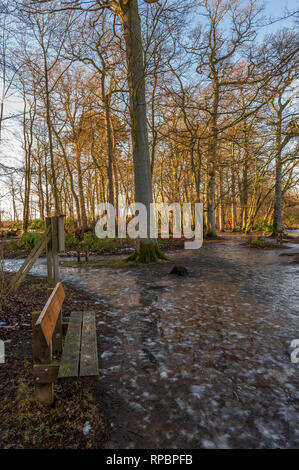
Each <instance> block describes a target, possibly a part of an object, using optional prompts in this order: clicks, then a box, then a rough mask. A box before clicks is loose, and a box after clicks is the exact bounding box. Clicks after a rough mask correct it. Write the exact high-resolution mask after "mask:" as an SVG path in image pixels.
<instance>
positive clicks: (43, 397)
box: [32, 312, 54, 405]
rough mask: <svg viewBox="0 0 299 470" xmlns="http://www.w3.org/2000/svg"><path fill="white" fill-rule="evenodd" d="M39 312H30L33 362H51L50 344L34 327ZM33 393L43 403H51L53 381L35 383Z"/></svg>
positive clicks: (52, 398)
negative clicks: (43, 339)
mask: <svg viewBox="0 0 299 470" xmlns="http://www.w3.org/2000/svg"><path fill="white" fill-rule="evenodd" d="M39 314H40V312H32V349H33V363H34V364H50V363H51V362H52V344H51V345H50V346H48V345H47V344H46V342H45V341H44V342H43V341H42V340H41V338H40V337H39V335H38V333H37V331H36V329H35V323H36V322H37V319H38V317H39ZM34 395H35V398H36V399H37V400H38V401H40V402H41V403H42V404H43V405H51V404H52V403H53V401H54V386H53V383H42V384H39V383H35V387H34Z"/></svg>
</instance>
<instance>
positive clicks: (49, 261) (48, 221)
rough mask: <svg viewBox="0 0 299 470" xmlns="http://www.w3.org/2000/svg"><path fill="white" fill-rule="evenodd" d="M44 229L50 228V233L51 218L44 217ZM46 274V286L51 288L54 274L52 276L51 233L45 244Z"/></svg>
mask: <svg viewBox="0 0 299 470" xmlns="http://www.w3.org/2000/svg"><path fill="white" fill-rule="evenodd" d="M46 227H47V228H48V227H50V230H51V231H52V227H51V217H46ZM47 273H48V275H47V280H48V284H49V285H50V286H53V284H54V274H53V256H52V233H51V237H50V238H49V240H48V243H47Z"/></svg>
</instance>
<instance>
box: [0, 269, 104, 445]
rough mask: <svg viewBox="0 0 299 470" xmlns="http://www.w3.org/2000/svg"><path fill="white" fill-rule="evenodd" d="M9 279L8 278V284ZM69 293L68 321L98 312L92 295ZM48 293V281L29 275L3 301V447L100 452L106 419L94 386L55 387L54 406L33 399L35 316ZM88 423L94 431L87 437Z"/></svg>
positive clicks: (65, 310) (0, 394)
mask: <svg viewBox="0 0 299 470" xmlns="http://www.w3.org/2000/svg"><path fill="white" fill-rule="evenodd" d="M10 278H11V275H10V274H5V283H6V284H7V283H8V282H9V280H10ZM65 290H66V300H65V302H64V307H63V315H64V317H65V318H67V317H68V316H69V314H70V312H71V311H72V310H86V309H88V310H90V309H93V310H95V311H97V310H98V305H94V304H93V301H92V300H91V299H90V297H89V296H88V295H86V294H85V295H84V294H82V293H78V292H76V291H75V290H74V289H71V288H68V287H66V288H65ZM48 292H49V291H48V289H47V284H46V281H45V279H44V278H39V277H33V276H28V277H27V278H26V280H25V281H24V282H23V283H22V285H21V287H20V288H19V290H18V292H17V293H16V294H14V295H7V297H6V298H4V299H3V300H2V308H1V311H0V338H1V339H2V340H4V341H5V356H6V362H5V364H0V448H4V449H7V448H89V447H93V448H94V447H102V445H103V442H104V441H105V440H106V439H107V433H108V427H107V419H106V416H105V413H104V411H103V406H102V404H101V402H100V401H98V400H96V399H95V395H94V388H93V386H92V384H84V385H82V384H76V383H75V382H72V383H70V384H66V383H64V384H63V385H56V386H55V402H54V404H53V406H52V407H44V406H42V405H41V404H39V403H37V402H36V401H35V400H34V399H33V377H32V340H31V337H32V330H31V312H32V311H34V310H35V311H37V310H41V309H42V308H43V306H44V304H45V303H46V300H47V297H48ZM87 422H88V423H89V426H90V428H91V429H90V431H89V433H88V434H86V435H84V433H83V428H84V426H85V427H86V423H87ZM89 426H88V425H87V427H89Z"/></svg>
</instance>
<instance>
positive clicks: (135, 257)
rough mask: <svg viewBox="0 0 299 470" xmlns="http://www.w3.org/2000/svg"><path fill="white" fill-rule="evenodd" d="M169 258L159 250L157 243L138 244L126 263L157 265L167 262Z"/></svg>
mask: <svg viewBox="0 0 299 470" xmlns="http://www.w3.org/2000/svg"><path fill="white" fill-rule="evenodd" d="M168 259H169V258H168V257H167V256H166V255H164V253H163V252H162V251H161V250H160V248H159V247H158V245H157V243H155V242H152V243H142V242H141V243H140V245H139V247H138V248H137V250H136V251H134V253H132V254H131V255H130V256H129V257H128V258H127V260H126V261H134V262H135V263H143V264H148V263H157V262H158V261H161V260H164V261H167V260H168Z"/></svg>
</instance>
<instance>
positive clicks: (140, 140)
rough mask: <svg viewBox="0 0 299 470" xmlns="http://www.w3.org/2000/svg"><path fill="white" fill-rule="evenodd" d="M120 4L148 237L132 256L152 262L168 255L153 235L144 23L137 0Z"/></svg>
mask: <svg viewBox="0 0 299 470" xmlns="http://www.w3.org/2000/svg"><path fill="white" fill-rule="evenodd" d="M121 6H122V13H121V21H122V25H123V30H124V38H125V43H126V56H127V66H128V84H129V92H130V115H131V133H132V145H133V159H134V180H135V201H136V202H139V203H143V204H144V205H145V207H146V209H147V237H146V238H142V239H139V240H138V243H137V247H136V253H135V254H134V255H133V256H132V258H133V259H135V260H136V261H140V262H150V261H156V260H158V259H159V258H165V256H164V255H163V254H162V253H161V251H160V250H159V248H158V246H157V242H156V240H154V239H151V238H150V218H151V217H150V204H151V203H152V202H153V195H152V182H151V165H150V153H149V144H148V132H147V119H146V102H145V77H144V63H143V47H142V37H141V24H140V17H139V13H138V2H137V0H130V1H129V2H126V4H124V2H121Z"/></svg>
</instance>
